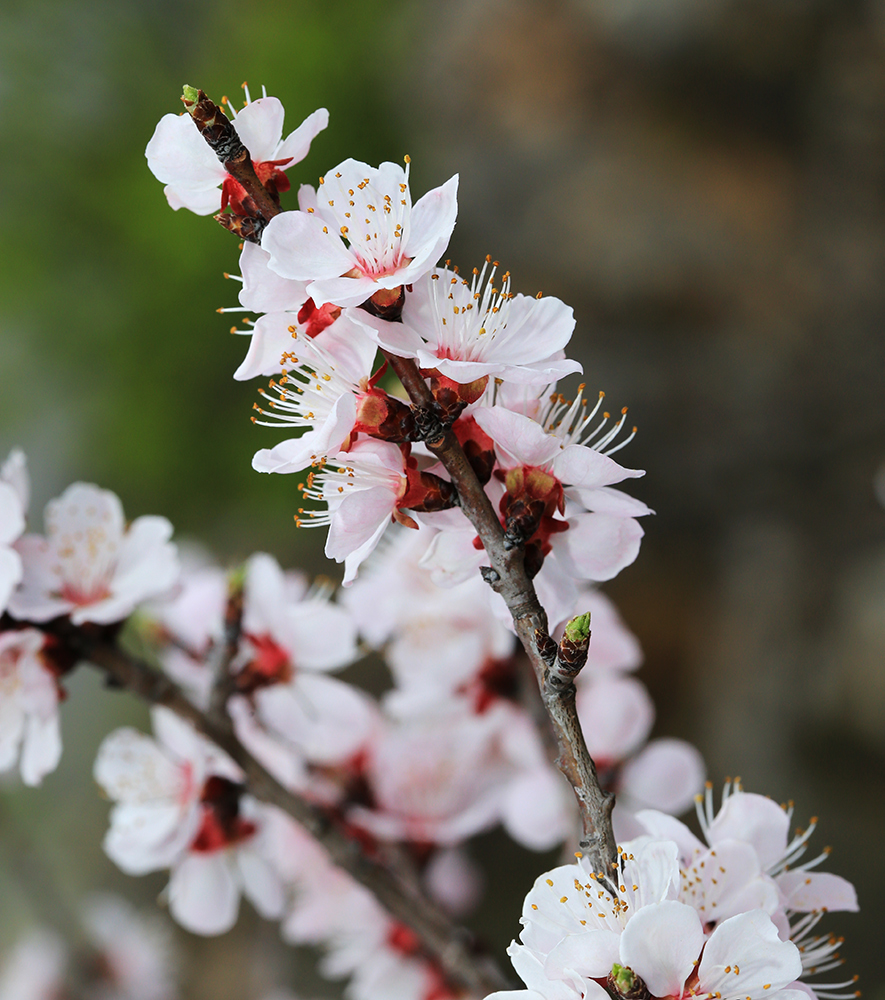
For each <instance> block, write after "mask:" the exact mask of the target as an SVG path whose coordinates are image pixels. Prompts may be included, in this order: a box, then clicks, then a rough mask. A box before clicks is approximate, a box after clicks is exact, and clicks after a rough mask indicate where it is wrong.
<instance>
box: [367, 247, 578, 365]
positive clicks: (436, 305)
mask: <svg viewBox="0 0 885 1000" xmlns="http://www.w3.org/2000/svg"><path fill="white" fill-rule="evenodd" d="M490 264H491V261H490V260H488V259H487V261H486V263H485V264H483V266H482V270H481V271H479V270H478V269H477V268H474V269H473V276H472V277H471V278H470V279H469V280H468V279H466V278H462V277H461V276H460V275H459V274H458V273H457V269H455V270H449V269H448V268H446V267H443V268H436V269H434V270H433V271H431V272H430V273H429V274H425V275H424V276H423V277H422V278H421V279H420V280H419V281H417V282H416V283H415V284H414V285H413V286H412V290H411V292H409V293H408V294H407V295H406V299H405V303H404V305H403V313H402V322H401V323H390V322H387V321H385V320H383V319H370V320H369V322H370V323H371V325H372V326H373V327H374V329H375V331H376V334H375V336H376V339H377V341H378V343H379V345H380V346H381V347H383V348H384V349H385V350H388V351H390V352H391V353H392V354H397V355H399V356H400V357H406V358H415V359H416V360H417V362H418V367H419V368H422V369H435V370H436V371H438V372H439V373H440V374H441V375H445V376H446V377H448V378H450V379H452V380H453V381H455V382H459V383H462V384H465V383H469V382H474V381H476V380H477V379H482V378H487V377H489V376H497V377H499V378H503V379H506V380H508V381H512V382H527V383H533V384H544V385H549V384H550V383H551V382H555V381H556V380H557V379H559V378H562V377H564V376H565V375H568V374H570V373H572V372H580V371H581V366H580V365H579V364H578V362H577V361H569V360H567V359H565V358H564V357H561V352H562V349H563V348H564V347H565V345H566V344H567V343H568V342H569V340H570V339H571V335H572V332H573V330H574V328H575V319H574V314H573V312H572V310H571V308H570V307H569V306H567V305H565V304H564V303H563V302H560V301H559V299H556V298H553V297H551V296H545V297H543V298H541V297H538V298H530V297H528V296H525V295H521V294H518V295H514V294H513V293H512V292H511V291H510V272H509V271H508V272H506V273H505V274H504V275H503V276H502V277H501V280H500V287H495V286H494V278H495V273H496V270H497V264H492V266H491V268H489V265H490ZM487 272H488V277H487Z"/></svg>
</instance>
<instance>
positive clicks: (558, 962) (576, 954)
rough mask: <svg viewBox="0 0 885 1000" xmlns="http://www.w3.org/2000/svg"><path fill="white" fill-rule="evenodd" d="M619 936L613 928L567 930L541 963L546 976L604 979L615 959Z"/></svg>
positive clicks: (550, 977)
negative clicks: (581, 931)
mask: <svg viewBox="0 0 885 1000" xmlns="http://www.w3.org/2000/svg"><path fill="white" fill-rule="evenodd" d="M618 942H619V936H618V935H617V934H616V933H614V932H613V931H606V930H589V931H584V932H583V933H580V934H569V936H568V937H566V938H563V940H562V941H560V943H559V944H558V945H557V946H556V947H555V948H554V949H553V951H551V952H550V954H549V955H548V956H547V960H546V962H545V963H544V974H545V975H546V976H547V977H548V979H563V980H566V981H568V980H570V979H604V978H605V977H606V976H607V975H608V974H609V973H610V972H611V969H612V965H613V964H614V963H615V962H617V961H618Z"/></svg>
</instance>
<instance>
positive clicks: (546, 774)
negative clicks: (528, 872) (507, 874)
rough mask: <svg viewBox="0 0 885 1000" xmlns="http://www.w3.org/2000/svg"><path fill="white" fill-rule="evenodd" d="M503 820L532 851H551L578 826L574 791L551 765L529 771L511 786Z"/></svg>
mask: <svg viewBox="0 0 885 1000" xmlns="http://www.w3.org/2000/svg"><path fill="white" fill-rule="evenodd" d="M501 822H502V824H503V825H504V829H505V830H506V831H507V833H509V834H510V836H511V837H512V838H513V839H514V840H515V841H516V842H517V843H519V844H522V845H523V847H527V848H528V849H529V850H530V851H549V850H551V848H553V847H555V846H556V845H557V844H559V843H562V841H563V840H565V838H566V837H568V836H569V834H571V833H572V832H573V831H574V829H575V810H574V803H573V800H572V796H571V792H570V791H569V789H568V786H567V785H566V784H565V782H564V781H563V780H562V776H561V775H560V774H558V773H557V772H556V771H554V770H553V769H552V768H551V767H550V766H549V765H542V766H540V767H537V768H534V769H533V770H531V771H526V772H524V773H523V774H521V775H520V776H519V777H517V778H515V779H514V780H513V781H511V782H510V784H509V785H508V787H507V790H506V792H505V793H504V798H503V800H502V802H501Z"/></svg>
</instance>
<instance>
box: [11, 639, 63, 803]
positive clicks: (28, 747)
mask: <svg viewBox="0 0 885 1000" xmlns="http://www.w3.org/2000/svg"><path fill="white" fill-rule="evenodd" d="M45 641H46V640H45V637H44V636H43V633H42V632H38V631H37V630H36V629H33V628H25V629H20V630H17V631H14V632H0V771H8V770H10V769H11V768H13V767H15V765H16V762H18V763H19V769H20V772H21V776H22V781H24V783H25V784H26V785H39V784H40V782H41V781H42V779H43V777H44V776H45V775H47V774H49V773H50V771H54V770H55V768H56V766H57V765H58V762H59V759H60V758H61V732H60V727H59V719H58V702H59V689H58V683H57V679H56V676H55V674H54V673H53V672H52V671H51V670H50V668H49V666H48V664H47V662H46V660H44V658H43V656H42V650H43V647H44V643H45Z"/></svg>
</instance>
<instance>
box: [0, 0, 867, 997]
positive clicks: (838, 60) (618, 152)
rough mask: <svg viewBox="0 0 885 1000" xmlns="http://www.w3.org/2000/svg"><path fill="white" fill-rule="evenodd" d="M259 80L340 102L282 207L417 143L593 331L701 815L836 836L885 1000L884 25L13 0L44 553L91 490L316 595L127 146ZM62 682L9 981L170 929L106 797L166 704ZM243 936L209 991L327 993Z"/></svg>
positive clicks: (622, 10) (862, 956)
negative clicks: (732, 808) (711, 789)
mask: <svg viewBox="0 0 885 1000" xmlns="http://www.w3.org/2000/svg"><path fill="white" fill-rule="evenodd" d="M243 80H248V82H249V84H250V86H251V87H252V92H253V95H254V94H256V93H260V88H261V85H262V84H265V85H266V86H267V88H268V91H269V92H270V93H272V94H274V95H276V96H278V97H280V98H281V100H282V101H283V103H284V105H285V107H286V109H287V131H288V129H291V128H294V127H295V125H297V124H298V122H300V121H301V119H302V118H303V117H304V116H305V115H306V114H308V113H309V112H310V111H312V110H314V109H315V108H317V107H320V106H326V107H328V108H329V110H330V113H331V125H330V128H329V129H328V130H327V131H326V132H324V133H322V134H321V135H320V136H319V138H318V139H317V140H316V141H315V143H314V145H313V148H312V151H311V154H310V156H309V157H308V159H307V160H306V161H305V163H303V164H300V165H299V166H296V167H295V168H293V170H291V171H290V172H289V176H290V178H291V179H292V183H293V187H297V186H298V184H300V183H315V182H316V178H317V176H318V175H319V174H320V173H322V172H323V171H324V170H326V169H327V168H328V167H330V166H332V165H333V164H335V163H337V162H338V161H339V160H341V159H343V158H344V157H346V156H353V157H356V158H358V159H363V160H366V161H369V162H372V163H377V162H379V161H381V160H383V159H392V160H397V161H399V160H401V158H402V156H403V154H404V153H406V152H408V153H409V154H411V157H412V184H413V187H412V189H413V192H414V194H415V196H416V197H417V196H418V195H420V194H421V193H422V192H423V191H425V190H427V189H428V188H430V187H432V186H435V185H437V184H439V183H442V182H443V181H444V180H445V179H446V178H447V177H448V176H450V175H451V174H452V173H454V172H455V171H458V172H460V174H461V186H460V199H459V202H460V209H459V219H458V225H457V227H456V230H455V235H454V238H453V240H452V243H451V248H450V255H451V257H452V258H453V260H454V261H455V262H457V263H459V264H460V265H461V266H462V267H472V266H473V265H474V264H475V263H478V262H479V261H480V260H481V259H482V257H483V256H484V255H485V254H486V253H491V254H492V255H494V256H495V257H496V258H497V259H499V260H500V261H501V262H502V264H504V265H505V267H507V268H509V269H510V270H511V272H512V274H513V278H514V289H515V290H517V291H524V292H527V293H530V294H531V293H534V292H536V291H537V290H539V289H543V291H544V293H545V294H550V295H556V296H558V297H559V298H562V299H564V300H565V301H567V302H569V303H570V304H571V305H573V306H574V309H575V313H576V315H577V317H578V329H577V332H576V335H575V339H574V340H573V342H572V347H571V349H570V353H571V354H572V355H574V356H576V357H578V358H580V359H581V360H582V361H583V363H584V366H585V378H586V380H587V382H588V388H589V390H590V391H591V393H592V392H593V391H595V390H596V389H605V390H606V392H607V395H608V398H609V400H610V401H611V404H612V406H613V407H620V406H622V405H627V404H629V406H630V410H631V415H632V416H633V418H634V420H635V422H636V423H637V424H638V425H639V436H638V438H637V440H636V441H635V443H633V444H631V446H630V448H629V453H625V454H624V456H622V457H623V460H624V462H625V464H627V465H630V466H633V467H638V468H644V469H647V470H648V476H647V478H646V479H644V480H642V481H641V482H639V483H637V484H635V488H634V489H633V490H632V492H634V493H635V494H636V495H638V496H641V497H642V499H644V500H645V501H646V502H648V503H649V504H650V505H651V506H652V507H654V508H655V509H656V510H657V512H658V513H657V517H655V518H654V519H651V520H650V521H648V522H647V523H646V525H645V527H646V531H647V536H646V539H645V541H644V543H643V549H642V553H641V557H640V559H639V560H638V562H637V563H636V564H635V565H634V566H632V567H630V568H629V569H627V570H626V571H625V572H623V573H622V574H621V576H620V577H619V578H618V579H617V580H616V581H614V582H613V583H612V584H611V585H609V586H607V587H606V590H607V592H608V593H609V594H610V595H611V596H612V597H613V598H614V599H615V601H616V602H617V603H618V605H619V607H620V608H621V610H622V613H623V615H624V617H625V619H626V621H627V623H628V624H629V625H630V627H631V628H632V629H633V631H634V632H636V634H637V635H638V636H639V638H640V640H641V642H642V644H643V646H644V648H645V652H646V663H645V666H644V667H643V668H642V670H641V672H640V675H639V676H640V677H641V679H642V680H644V681H645V683H646V684H647V685H648V686H649V688H650V689H651V692H652V694H653V696H654V698H655V701H656V703H657V706H658V712H659V715H658V722H657V726H656V734H658V735H672V736H682V737H684V738H687V739H690V740H692V741H693V742H695V743H696V744H697V745H698V747H699V748H700V749H701V751H702V752H703V754H704V755H705V757H706V760H707V762H708V767H709V774H710V777H711V779H712V780H713V781H714V783H715V784H716V786H717V787H718V786H719V784H720V782H721V781H722V780H724V778H725V776H726V775H735V774H740V775H741V777H742V778H743V781H744V785H745V787H747V788H748V789H749V790H753V791H759V792H765V793H768V794H770V795H771V796H772V797H774V798H776V799H778V800H779V801H780V800H784V799H787V798H792V799H794V800H795V801H796V805H797V812H796V819H797V821H799V822H800V823H803V824H804V822H805V821H806V820H807V817H809V816H811V815H813V814H817V815H819V816H820V817H821V823H820V830H819V832H818V834H817V835H816V837H815V843H816V845H817V846H823V844H825V843H827V844H832V845H833V848H834V852H833V856H832V860H831V863H830V865H829V868H830V869H831V870H835V871H838V872H839V873H841V874H843V875H845V876H846V877H848V878H851V879H852V880H853V881H854V882H855V883H857V885H858V890H859V895H860V902H861V906H862V908H864V909H865V911H866V915H865V916H862V917H853V916H850V915H842V916H840V917H839V918H838V919H836V918H833V919H832V920H831V924H830V925H826V929H827V930H835V931H838V932H840V933H843V934H845V935H846V938H847V940H846V943H845V947H844V949H843V954H844V955H845V957H846V958H847V965H846V967H845V969H846V972H848V973H851V972H854V971H857V972H860V973H861V974H862V980H861V982H860V983H859V985H860V986H861V987H862V988H863V990H864V993H865V995H866V996H867V997H876V998H885V987H883V985H882V983H883V977H882V975H881V970H880V967H879V966H880V963H879V962H878V960H877V954H878V953H879V951H880V949H881V944H880V937H881V931H880V926H879V918H878V916H876V903H875V900H876V899H877V898H881V895H882V893H883V892H885V870H883V865H882V862H881V848H880V843H881V839H882V831H883V830H885V768H883V762H885V725H883V721H882V720H883V713H885V671H883V650H885V509H883V506H882V502H883V501H885V466H883V462H885V406H883V375H885V338H883V331H882V326H883V318H885V286H883V280H882V278H883V264H885V199H883V194H885V3H883V2H881V0H447V2H446V3H444V4H441V3H437V4H430V3H427V2H420V0H417V2H412V3H405V2H401V0H400V2H387V3H385V4H381V5H368V4H361V3H355V2H352V0H338V2H335V3H323V4H320V3H298V2H292V3H288V4H283V3H280V2H278V0H252V2H251V3H250V4H249V6H248V9H247V7H246V6H245V5H242V4H233V3H231V2H229V0H218V2H213V3H209V2H184V3H171V2H168V0H154V2H152V3H145V2H138V0H27V2H24V0H2V3H0V127H2V134H3V142H2V148H3V154H2V157H0V180H2V188H0V190H2V196H3V203H4V204H3V208H4V211H3V218H5V220H6V222H5V225H4V230H5V240H4V242H5V249H4V252H3V254H2V267H0V297H2V308H0V323H2V336H0V456H2V455H5V454H6V452H7V451H8V449H9V448H10V447H12V446H16V445H18V446H21V447H23V448H25V449H26V451H27V453H28V458H29V462H30V467H31V472H32V475H33V479H34V497H33V500H32V505H31V519H32V525H33V526H34V527H35V528H36V529H38V530H39V528H40V525H41V515H40V511H41V509H42V506H43V504H44V503H45V502H46V501H47V500H48V499H49V498H51V497H53V496H55V495H57V494H58V493H59V492H61V490H62V489H63V488H64V487H65V486H66V485H67V484H68V483H70V482H71V481H73V480H76V479H83V480H87V481H94V482H97V483H99V484H100V485H102V486H104V487H107V488H110V489H112V490H114V491H116V492H117V493H118V494H119V495H120V496H121V498H122V500H123V503H124V507H125V509H126V512H127V515H128V516H130V517H135V516H138V515H140V514H146V513H162V514H165V515H167V516H168V517H169V518H170V519H171V520H172V521H173V523H174V524H175V526H176V530H177V534H178V537H179V538H188V539H191V540H194V541H196V542H198V543H200V544H202V545H205V546H207V547H208V548H210V549H212V550H213V551H214V552H216V553H217V554H218V556H219V557H220V558H223V559H228V560H237V559H241V558H243V557H244V556H246V555H248V554H249V553H250V552H252V551H255V550H267V551H271V552H273V553H275V554H276V555H277V556H278V558H279V559H280V561H281V562H282V563H283V564H284V565H288V566H295V565H303V566H307V567H308V568H310V569H312V570H314V571H323V572H326V571H328V569H329V567H327V566H325V565H324V564H323V562H322V558H321V550H322V542H323V539H322V538H321V537H320V533H311V532H302V533H300V534H299V533H297V532H296V530H295V528H294V525H293V522H292V511H293V508H294V505H295V497H294V484H293V483H292V482H291V481H290V480H289V479H288V478H287V477H282V476H280V477H271V476H265V477H262V476H259V475H258V474H257V473H254V472H252V470H251V468H250V459H251V455H252V453H253V452H254V451H255V450H256V449H257V448H258V447H264V446H267V445H268V442H269V437H268V436H266V435H270V432H269V431H266V430H263V429H256V428H254V427H253V426H252V424H251V423H250V421H249V416H250V409H251V404H252V402H253V399H254V398H255V394H254V387H253V386H250V385H246V384H243V383H235V382H233V381H232V379H231V377H230V375H231V372H232V371H233V370H234V368H235V367H236V366H237V364H238V363H239V361H240V360H241V357H242V355H243V354H244V352H245V349H246V341H245V340H244V339H242V338H237V337H232V336H230V335H229V333H228V331H229V328H230V326H231V317H230V316H219V315H216V313H215V312H214V310H215V308H216V307H217V306H223V305H234V304H235V303H236V291H237V287H236V286H235V284H234V283H232V282H226V281H225V280H224V278H223V275H222V272H224V271H225V270H227V271H233V272H236V271H237V249H236V243H235V241H234V240H233V238H232V237H231V236H230V235H229V234H228V233H226V232H224V231H223V230H222V229H221V228H220V227H219V226H217V225H216V224H215V223H213V222H212V221H211V220H210V219H199V218H197V217H196V216H193V215H191V214H190V213H188V212H187V211H181V212H178V213H173V212H171V211H170V210H169V209H168V208H167V206H166V202H165V199H164V197H163V194H162V188H161V185H160V184H159V183H157V182H156V181H155V180H154V179H153V177H152V176H151V175H150V174H149V172H148V170H147V167H146V165H145V161H144V157H143V155H142V151H143V149H144V146H145V144H146V142H147V140H148V139H149V138H150V136H151V133H152V131H153V129H154V126H155V124H156V122H157V121H158V120H159V118H160V117H161V116H162V115H163V114H165V113H167V112H169V111H177V110H178V109H179V107H180V105H179V103H178V95H179V94H180V92H181V86H182V84H184V83H189V84H192V85H195V86H201V87H203V88H204V89H205V90H206V91H207V92H208V93H209V94H210V95H211V96H213V97H214V98H215V99H216V100H217V99H219V98H220V97H221V95H222V94H228V95H229V96H230V97H231V98H232V99H239V98H240V93H241V92H240V90H239V87H240V84H241V83H242V81H243ZM284 203H286V202H285V197H284ZM287 204H289V205H290V206H294V197H293V196H291V195H290V196H289V201H288V203H287ZM877 490H878V498H877ZM69 688H70V690H71V697H70V699H69V701H68V703H67V704H66V706H65V709H64V713H63V733H64V741H65V755H64V757H63V760H62V764H61V766H60V768H59V771H58V772H57V773H55V774H53V775H50V776H49V777H48V778H47V779H46V781H45V783H44V787H43V789H42V790H40V791H24V790H21V789H19V788H17V787H16V786H15V784H14V783H11V782H10V783H7V784H6V785H5V786H4V788H3V795H2V799H0V805H2V813H0V849H2V853H0V867H2V871H0V899H2V900H3V901H4V902H3V906H2V913H0V954H2V953H3V952H5V951H8V949H9V948H10V947H11V946H12V944H13V943H14V942H15V941H16V940H17V939H18V938H19V936H20V935H21V934H22V933H23V932H24V931H25V929H26V928H27V927H28V926H29V925H30V924H31V923H32V922H33V921H41V922H43V923H49V924H52V923H53V922H55V923H56V924H63V923H64V918H63V912H64V910H65V908H66V907H70V906H71V905H72V904H73V901H76V900H77V899H78V898H79V896H80V895H81V894H82V893H84V892H86V891H88V890H89V889H91V888H93V887H96V886H100V887H104V888H108V887H110V888H114V889H116V890H118V891H121V892H122V893H124V894H125V895H127V896H128V897H129V898H131V899H133V900H141V901H143V902H144V903H145V904H147V905H150V903H151V901H152V900H153V899H154V898H155V897H156V895H157V893H158V892H159V891H160V889H161V888H162V886H163V885H164V883H165V877H164V876H163V875H156V876H149V877H147V878H143V879H127V878H125V877H124V876H122V875H120V874H119V873H118V872H116V870H115V869H114V868H113V866H112V865H111V864H110V862H108V861H107V860H106V859H105V858H104V855H103V854H102V852H101V849H100V839H101V837H102V835H103V833H104V830H105V829H106V822H107V805H106V804H105V803H102V802H100V800H99V798H98V795H97V792H96V789H95V787H94V785H93V782H92V779H91V761H92V759H93V756H94V752H95V749H96V747H97V745H98V743H99V742H100V740H101V738H102V737H103V735H104V734H105V733H106V732H107V731H109V729H110V728H112V727H113V726H114V725H118V724H121V723H123V722H134V723H136V724H141V723H143V721H144V718H145V716H144V713H143V711H142V710H141V708H140V707H139V706H137V705H134V704H133V703H131V702H130V701H129V700H128V699H127V698H125V697H123V696H120V695H112V694H109V693H107V692H103V691H101V690H100V689H99V687H98V685H97V682H96V680H95V678H94V677H92V676H91V675H89V674H88V673H86V672H80V673H78V674H75V675H74V676H73V677H72V678H71V681H70V684H69ZM502 839H503V838H499V837H497V835H489V837H488V838H483V840H484V844H481V845H480V850H481V851H482V852H483V854H484V856H485V857H487V858H488V857H497V858H498V860H499V863H498V866H497V868H496V869H494V870H492V871H491V873H490V876H489V877H490V886H491V887H492V888H493V889H494V890H495V892H496V893H497V892H498V889H501V892H503V891H504V886H505V885H506V886H508V887H509V888H508V893H509V894H508V895H507V896H506V897H502V896H500V895H498V897H497V900H498V901H497V905H496V906H495V907H491V906H490V907H488V908H487V909H486V910H485V911H483V912H481V913H480V915H479V916H478V917H477V919H476V921H475V923H476V925H477V926H478V927H480V928H481V929H482V931H483V932H484V934H485V936H486V938H487V940H489V941H490V943H491V945H492V947H494V948H495V949H498V953H499V954H502V952H501V949H503V947H504V946H505V945H506V943H507V942H508V941H509V939H510V938H511V937H512V936H513V935H514V934H515V933H516V932H517V930H518V924H517V920H518V912H519V901H520V900H521V898H522V895H523V894H524V891H525V890H526V889H527V887H528V886H529V885H530V883H531V881H532V880H533V878H534V877H535V875H536V874H537V873H538V872H539V871H541V870H542V866H543V865H544V864H545V863H546V861H547V860H549V859H543V858H538V857H537V856H531V855H528V854H527V853H526V852H522V851H519V850H517V849H516V848H515V847H513V846H512V845H509V844H505V843H502ZM502 898H507V899H510V900H512V904H511V905H510V906H504V905H503V904H502V902H501V900H502ZM247 911H248V907H244V908H243V914H242V916H241V920H240V924H239V926H238V928H237V931H236V932H235V933H234V934H233V936H231V937H229V938H225V939H222V940H220V941H206V940H201V939H196V938H190V937H189V936H188V935H186V934H185V933H184V932H176V933H177V935H178V938H179V940H180V942H181V943H182V944H183V945H184V947H185V949H186V950H185V955H186V957H185V959H184V966H185V971H184V981H185V991H184V995H185V996H186V997H187V998H189V1000H190V998H193V1000H204V998H205V1000H209V998H212V1000H226V998H228V997H230V998H234V997H237V998H253V997H254V998H258V997H260V996H261V995H262V991H265V990H266V989H268V988H269V987H270V985H272V984H273V983H275V982H279V981H286V980H288V982H289V984H290V985H297V988H298V990H299V992H300V993H301V994H302V995H311V994H322V995H326V996H331V995H334V994H333V991H334V987H332V986H329V985H328V984H325V983H322V982H319V983H314V982H313V981H312V980H310V979H309V978H304V979H296V978H293V976H296V977H297V976H301V975H302V974H303V975H304V976H305V977H307V976H308V973H307V972H306V971H305V970H307V969H308V967H309V962H308V961H307V960H305V959H304V957H303V956H300V955H295V954H293V953H291V952H290V951H289V950H288V949H284V948H283V947H282V946H281V945H279V943H278V940H277V931H276V929H275V928H274V927H273V926H271V925H268V924H263V923H262V922H261V921H260V920H259V919H257V918H256V917H255V916H254V914H252V913H251V912H247ZM505 911H506V912H505ZM502 957H503V955H502ZM832 975H833V977H834V978H835V977H836V976H837V975H838V973H836V974H832Z"/></svg>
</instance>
